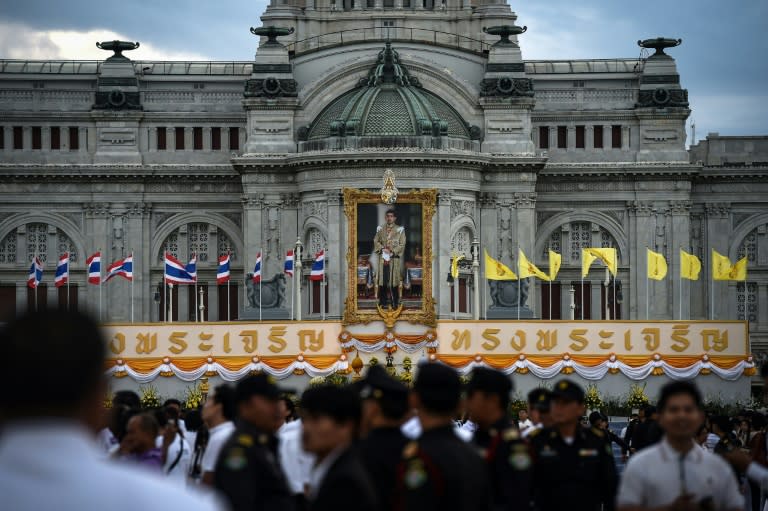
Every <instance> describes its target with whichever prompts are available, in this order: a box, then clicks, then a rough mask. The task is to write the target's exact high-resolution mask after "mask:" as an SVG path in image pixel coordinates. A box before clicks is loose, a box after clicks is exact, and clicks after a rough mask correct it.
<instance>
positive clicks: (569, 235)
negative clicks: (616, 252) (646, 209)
mask: <svg viewBox="0 0 768 511" xmlns="http://www.w3.org/2000/svg"><path fill="white" fill-rule="evenodd" d="M564 243H565V247H564V246H563V244H564ZM589 247H603V248H609V247H618V243H617V242H616V240H615V239H614V237H613V236H612V235H611V233H610V232H608V230H607V229H605V228H603V227H601V226H599V225H597V224H594V223H591V222H570V223H567V224H563V225H562V226H560V227H559V228H557V229H555V230H554V231H552V234H550V236H549V242H548V243H547V245H546V246H544V248H543V249H542V253H541V256H542V259H543V260H544V261H546V260H548V257H549V250H552V251H554V252H557V253H558V254H562V256H563V261H562V264H563V265H564V266H579V265H581V250H582V249H584V248H589Z"/></svg>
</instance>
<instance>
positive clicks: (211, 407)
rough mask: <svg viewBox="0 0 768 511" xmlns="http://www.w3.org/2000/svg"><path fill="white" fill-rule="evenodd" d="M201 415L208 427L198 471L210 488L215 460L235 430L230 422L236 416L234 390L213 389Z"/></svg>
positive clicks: (224, 386) (226, 388) (203, 481)
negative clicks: (206, 439)
mask: <svg viewBox="0 0 768 511" xmlns="http://www.w3.org/2000/svg"><path fill="white" fill-rule="evenodd" d="M202 413H203V422H205V425H206V426H207V427H208V445H207V446H206V447H205V452H204V453H203V460H202V461H201V462H200V470H201V472H202V473H203V477H202V483H203V484H206V485H208V486H212V485H213V476H214V472H215V471H216V460H218V459H219V453H220V452H221V448H222V447H223V446H224V443H225V442H226V441H227V439H228V438H229V435H231V434H232V432H233V431H234V430H235V424H234V423H233V422H232V421H233V420H234V419H235V416H236V414H237V399H236V397H235V389H233V388H232V387H231V386H230V385H226V384H224V385H219V386H218V387H216V388H214V389H213V394H209V395H208V399H206V401H205V404H203V412H202Z"/></svg>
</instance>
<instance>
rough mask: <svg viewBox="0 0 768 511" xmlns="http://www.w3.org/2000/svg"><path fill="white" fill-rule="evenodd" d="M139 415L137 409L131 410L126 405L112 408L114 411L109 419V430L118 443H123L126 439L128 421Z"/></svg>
mask: <svg viewBox="0 0 768 511" xmlns="http://www.w3.org/2000/svg"><path fill="white" fill-rule="evenodd" d="M137 413H138V409H137V408H129V407H128V406H126V405H117V406H114V405H113V406H112V411H111V413H110V417H109V429H110V430H111V431H112V434H113V435H115V438H116V439H117V441H118V442H122V441H123V438H125V432H126V430H127V429H128V421H129V420H131V417H133V416H134V415H136V414H137Z"/></svg>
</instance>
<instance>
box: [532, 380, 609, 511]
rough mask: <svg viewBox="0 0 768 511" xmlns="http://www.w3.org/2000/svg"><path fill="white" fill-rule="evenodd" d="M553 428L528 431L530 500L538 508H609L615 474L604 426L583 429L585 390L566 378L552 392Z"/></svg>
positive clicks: (544, 510) (582, 510)
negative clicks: (530, 457)
mask: <svg viewBox="0 0 768 511" xmlns="http://www.w3.org/2000/svg"><path fill="white" fill-rule="evenodd" d="M551 398H552V401H551V405H550V413H551V419H552V427H548V428H543V429H540V430H537V431H534V432H533V433H531V434H530V435H529V437H528V438H529V441H530V442H531V453H532V456H533V467H534V468H533V485H532V493H533V500H534V505H535V507H536V508H537V510H538V511H559V510H561V509H563V508H564V507H567V508H568V509H569V511H600V509H601V506H602V509H603V511H612V510H613V509H614V498H615V496H616V486H617V475H616V465H615V463H614V460H613V452H612V449H611V446H610V444H609V443H608V441H607V437H606V436H605V433H604V432H603V431H600V430H598V429H594V428H584V427H582V426H581V424H580V419H581V417H582V416H583V415H584V413H585V407H584V390H583V389H582V388H581V387H579V386H578V385H576V384H575V383H573V382H571V381H569V380H561V381H559V382H558V383H556V384H555V387H554V389H553V390H552V394H551Z"/></svg>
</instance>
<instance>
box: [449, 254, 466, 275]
mask: <svg viewBox="0 0 768 511" xmlns="http://www.w3.org/2000/svg"><path fill="white" fill-rule="evenodd" d="M462 259H464V256H463V255H455V256H453V260H452V261H451V277H453V278H454V279H457V278H458V277H459V261H461V260H462Z"/></svg>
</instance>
